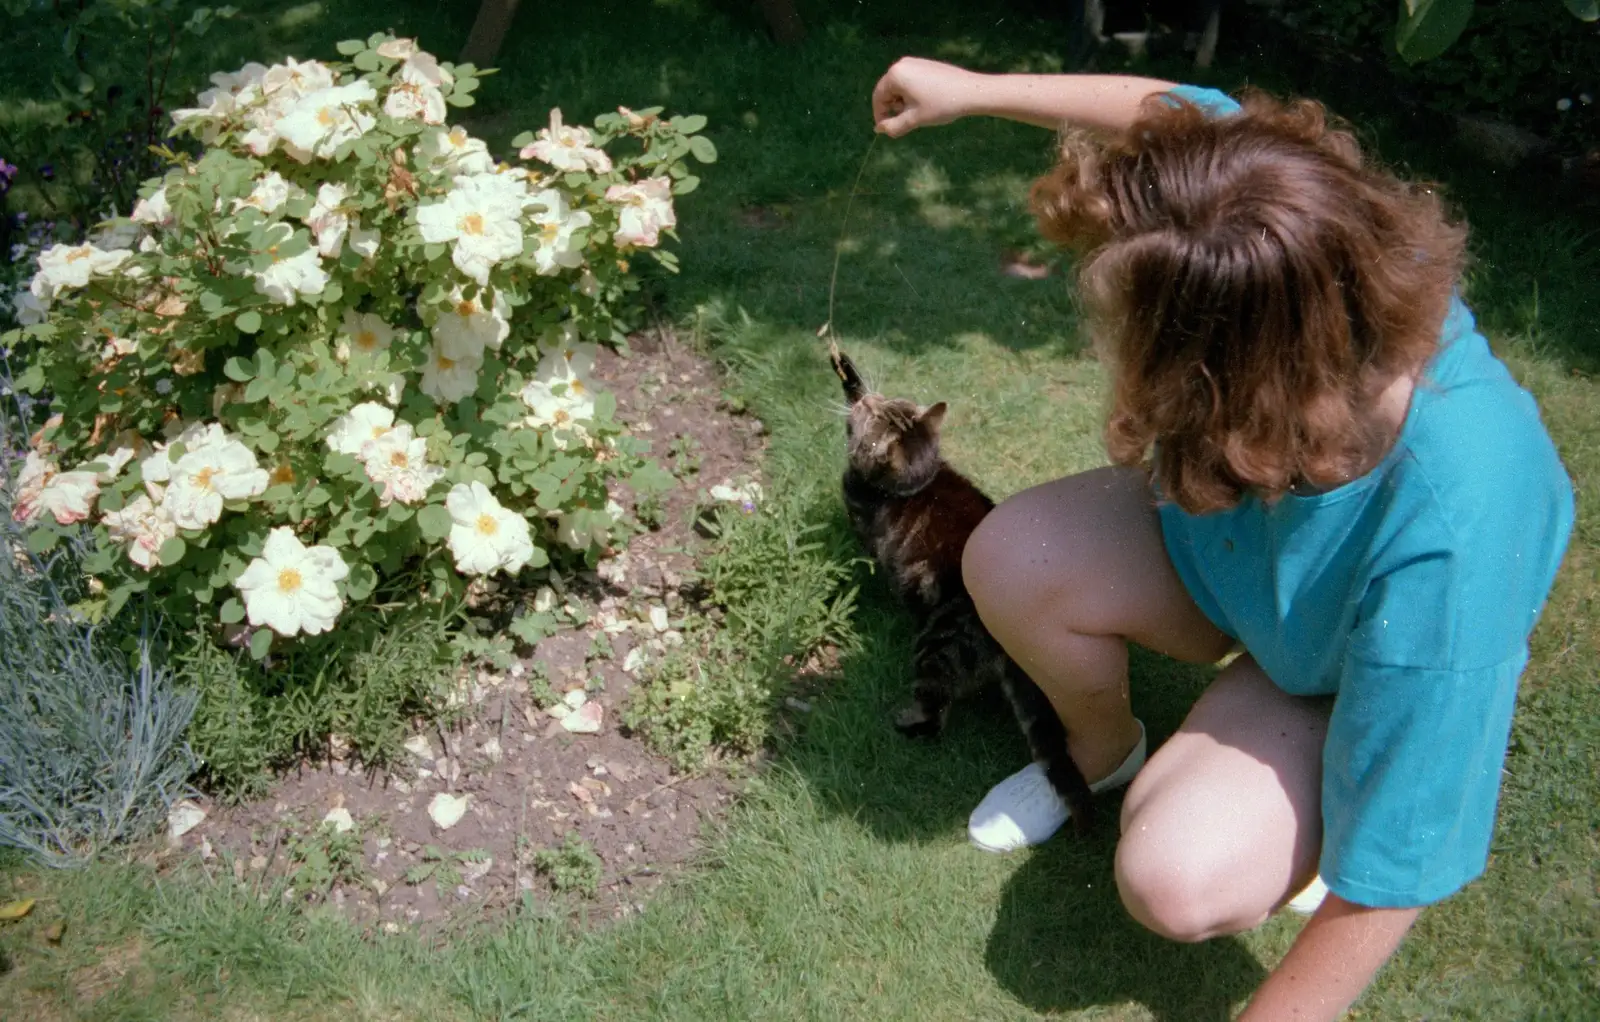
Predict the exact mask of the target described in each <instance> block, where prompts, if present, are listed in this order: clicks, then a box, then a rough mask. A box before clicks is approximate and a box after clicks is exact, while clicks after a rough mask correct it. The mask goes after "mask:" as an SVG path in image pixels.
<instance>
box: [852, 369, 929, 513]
mask: <svg viewBox="0 0 1600 1022" xmlns="http://www.w3.org/2000/svg"><path fill="white" fill-rule="evenodd" d="M944 414H945V403H944V402H943V401H940V402H939V403H938V404H935V405H931V406H928V407H926V408H925V407H922V406H920V405H918V404H917V403H916V402H915V401H907V400H905V399H904V398H890V397H884V396H883V395H881V394H875V393H872V392H870V391H869V392H864V393H862V394H861V396H860V397H858V398H857V399H856V400H855V401H853V402H851V404H850V411H849V417H848V418H846V419H845V436H846V440H847V450H848V452H849V457H850V467H851V468H852V469H854V470H855V471H856V472H857V473H859V474H860V475H861V476H863V477H864V478H865V479H866V480H867V481H868V482H870V483H872V485H874V486H876V487H878V488H879V489H881V490H886V491H888V492H890V493H900V494H910V493H915V492H917V491H918V490H920V489H922V488H923V487H924V486H926V485H927V484H928V481H929V480H931V479H932V478H933V477H934V476H935V475H936V474H937V473H938V471H939V464H940V460H939V427H940V425H941V424H943V422H944Z"/></svg>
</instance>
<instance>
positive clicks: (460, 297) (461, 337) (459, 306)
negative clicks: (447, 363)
mask: <svg viewBox="0 0 1600 1022" xmlns="http://www.w3.org/2000/svg"><path fill="white" fill-rule="evenodd" d="M485 295H486V292H484V291H479V292H478V293H477V295H476V296H474V297H472V298H468V297H466V294H465V291H464V289H462V288H459V287H458V288H456V289H455V290H454V291H452V292H451V293H450V301H451V304H452V306H453V308H452V310H451V311H450V312H441V313H439V314H438V317H437V318H436V319H435V320H434V322H433V326H432V327H431V330H432V333H433V340H434V343H435V345H437V347H438V349H439V350H440V351H442V352H444V353H445V354H446V355H449V356H450V357H452V358H466V359H474V358H475V359H479V360H480V361H481V360H482V358H483V352H484V349H485V348H493V349H494V350H496V351H499V350H500V345H501V344H502V343H503V342H504V341H505V339H506V338H507V337H509V336H510V335H511V303H510V302H507V301H506V299H505V296H504V295H502V294H501V293H500V292H499V291H495V292H494V294H493V297H492V298H490V299H489V301H488V302H487V303H485V301H484V298H485Z"/></svg>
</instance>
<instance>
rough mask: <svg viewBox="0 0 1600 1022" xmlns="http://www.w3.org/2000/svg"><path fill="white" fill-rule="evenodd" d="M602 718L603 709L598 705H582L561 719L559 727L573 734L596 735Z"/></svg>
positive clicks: (603, 714)
mask: <svg viewBox="0 0 1600 1022" xmlns="http://www.w3.org/2000/svg"><path fill="white" fill-rule="evenodd" d="M604 716H605V708H604V707H602V706H601V705H600V704H599V703H584V704H583V705H582V706H580V707H579V708H578V709H576V710H573V711H572V712H571V713H569V714H567V715H566V716H565V717H563V718H562V719H561V726H562V727H563V728H565V729H566V730H568V731H571V732H572V733H573V734H578V735H592V734H598V733H599V731H600V725H601V723H602V721H603V719H604Z"/></svg>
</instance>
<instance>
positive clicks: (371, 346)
mask: <svg viewBox="0 0 1600 1022" xmlns="http://www.w3.org/2000/svg"><path fill="white" fill-rule="evenodd" d="M394 335H395V329H394V327H392V326H390V325H389V324H388V323H385V322H384V321H383V318H382V317H381V316H378V315H376V314H375V313H371V312H357V311H356V310H354V309H346V310H344V323H343V330H342V331H341V332H340V334H339V342H338V346H337V347H336V348H335V350H334V354H335V355H337V356H338V357H339V358H340V359H343V360H345V361H348V360H349V358H350V356H351V355H376V354H377V353H378V352H380V351H387V350H388V348H389V345H391V344H393V343H394Z"/></svg>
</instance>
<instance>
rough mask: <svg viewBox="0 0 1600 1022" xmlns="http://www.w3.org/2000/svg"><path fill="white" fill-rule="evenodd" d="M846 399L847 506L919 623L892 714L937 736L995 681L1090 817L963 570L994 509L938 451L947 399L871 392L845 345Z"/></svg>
mask: <svg viewBox="0 0 1600 1022" xmlns="http://www.w3.org/2000/svg"><path fill="white" fill-rule="evenodd" d="M833 363H834V369H835V371H836V372H837V373H838V374H839V378H840V380H841V381H842V382H843V383H844V391H845V399H846V400H847V401H848V403H849V417H848V418H847V420H846V430H845V432H846V439H847V449H848V462H847V465H846V468H845V471H844V503H845V509H846V511H847V512H848V514H849V517H850V523H851V525H852V527H853V528H854V529H855V532H856V535H857V536H858V537H859V538H860V540H861V543H862V545H863V546H864V547H866V549H867V551H868V552H869V553H871V555H872V557H873V559H874V560H875V561H876V562H877V563H878V565H879V566H880V567H881V568H882V569H883V570H884V572H885V574H886V575H887V576H888V578H889V581H890V584H891V585H892V586H893V588H894V590H895V592H896V593H897V594H898V595H899V597H900V598H901V600H902V601H903V603H904V604H905V607H906V609H907V610H908V611H910V613H911V615H912V617H913V618H914V619H915V621H916V623H917V627H918V632H917V639H916V646H915V650H914V653H913V659H912V667H913V674H914V681H913V685H912V699H911V704H910V705H909V706H907V707H906V708H905V709H904V710H902V711H901V712H900V713H899V715H898V716H897V717H896V719H895V726H896V727H897V728H899V730H900V731H901V732H902V733H903V734H906V735H909V736H931V735H937V734H938V733H939V732H940V731H941V730H943V728H944V726H945V723H946V721H947V720H948V719H949V715H950V710H951V707H952V705H953V704H954V703H956V702H959V701H961V700H962V699H964V698H966V697H968V696H972V695H975V694H977V693H978V692H980V691H982V690H983V689H985V688H987V687H989V686H992V685H999V686H1000V687H1001V689H1002V690H1003V691H1004V693H1005V696H1006V699H1007V700H1008V701H1009V703H1010V704H1011V708H1012V710H1013V711H1014V713H1015V714H1016V717H1017V722H1018V724H1020V725H1021V727H1022V731H1023V734H1024V735H1025V736H1026V738H1027V740H1028V746H1029V749H1030V750H1031V751H1032V754H1033V757H1034V759H1035V761H1037V762H1038V763H1039V764H1040V765H1041V766H1043V767H1044V769H1045V774H1046V776H1048V777H1049V779H1050V783H1051V785H1052V786H1053V787H1054V788H1055V790H1056V793H1057V794H1059V795H1060V796H1061V798H1062V800H1063V801H1065V802H1066V803H1067V806H1068V808H1069V809H1070V810H1071V811H1072V819H1073V821H1074V822H1075V824H1076V826H1077V828H1078V830H1079V831H1080V832H1081V831H1083V830H1086V829H1087V828H1088V826H1089V825H1090V823H1091V822H1092V820H1093V806H1092V804H1091V795H1090V791H1089V786H1088V784H1087V783H1086V782H1085V781H1084V778H1083V775H1082V773H1081V772H1080V771H1079V770H1078V767H1077V764H1076V763H1074V762H1073V760H1072V756H1071V754H1070V753H1069V752H1068V749H1067V732H1066V728H1065V727H1064V726H1063V725H1062V723H1061V719H1060V717H1058V716H1057V715H1056V712H1055V709H1054V708H1053V707H1052V706H1051V705H1050V701H1049V699H1048V698H1047V697H1046V696H1045V694H1044V693H1043V692H1042V691H1040V689H1039V687H1038V686H1037V685H1036V684H1034V682H1033V680H1032V679H1031V678H1029V677H1028V675H1027V674H1026V673H1025V672H1024V671H1023V670H1022V669H1021V668H1020V667H1018V666H1017V664H1016V663H1015V661H1013V660H1012V659H1011V658H1010V657H1009V656H1008V655H1007V654H1006V652H1005V650H1004V649H1002V648H1001V646H1000V644H999V643H998V642H996V641H995V640H994V638H993V636H991V635H990V634H989V631H988V629H986V628H985V627H984V625H983V622H982V620H981V619H980V618H979V617H978V612H977V609H976V608H975V607H974V606H973V604H972V598H971V597H970V596H969V595H968V593H967V588H966V584H965V582H964V581H963V580H962V576H961V555H962V552H963V550H964V549H965V548H966V543H967V537H969V536H971V535H972V531H973V530H974V529H975V528H977V526H978V523H979V522H980V521H982V520H983V518H984V516H985V515H987V514H988V513H989V511H990V510H991V509H992V508H993V507H994V502H993V501H991V500H990V499H989V498H988V497H987V496H986V495H984V493H983V492H982V491H981V490H980V489H979V488H978V487H977V486H976V485H975V484H974V483H973V482H972V481H971V480H969V479H967V478H966V477H965V476H964V475H962V474H961V473H960V472H957V471H956V470H955V469H954V468H952V467H951V466H950V465H949V464H948V463H947V462H946V461H945V460H944V458H943V457H941V456H940V454H939V428H940V425H941V424H942V422H943V420H944V415H945V404H944V402H942V401H941V402H939V403H938V404H935V405H932V406H931V407H928V408H921V407H919V406H917V405H916V404H915V403H913V402H911V401H906V400H902V399H894V398H886V397H883V396H882V395H880V394H877V393H874V392H872V391H871V390H869V389H868V388H867V387H866V386H865V385H864V384H863V383H862V380H861V377H860V374H859V373H857V372H856V369H855V366H854V365H852V364H851V362H850V359H849V358H848V357H847V356H845V355H844V354H843V353H842V352H837V351H835V353H834V355H833Z"/></svg>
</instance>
